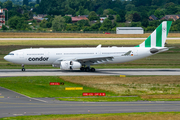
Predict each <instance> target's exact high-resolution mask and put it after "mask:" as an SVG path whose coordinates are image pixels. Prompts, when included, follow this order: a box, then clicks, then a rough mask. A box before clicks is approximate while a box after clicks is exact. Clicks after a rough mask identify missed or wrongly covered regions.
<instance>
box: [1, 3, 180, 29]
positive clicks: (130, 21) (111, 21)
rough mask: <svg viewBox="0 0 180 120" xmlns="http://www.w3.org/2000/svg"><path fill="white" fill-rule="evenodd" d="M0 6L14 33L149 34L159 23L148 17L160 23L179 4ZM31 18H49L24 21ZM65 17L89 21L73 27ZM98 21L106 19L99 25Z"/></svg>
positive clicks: (38, 4) (173, 27)
mask: <svg viewBox="0 0 180 120" xmlns="http://www.w3.org/2000/svg"><path fill="white" fill-rule="evenodd" d="M0 6H1V8H7V9H8V13H7V11H6V20H7V14H8V19H9V20H8V25H9V27H10V29H15V30H34V29H36V30H50V29H52V30H56V31H115V30H116V27H143V28H144V29H145V31H152V30H154V29H155V28H156V27H157V26H158V25H159V23H160V22H161V21H160V20H155V21H149V20H148V19H149V16H150V15H155V16H156V17H157V18H158V19H161V18H162V17H163V16H165V15H169V14H180V12H179V11H180V0H131V1H121V0H41V2H39V0H36V2H35V3H33V2H29V1H28V0H23V2H22V5H20V4H17V3H16V4H15V3H14V2H13V1H10V0H7V1H5V2H0ZM33 14H48V16H46V18H48V19H47V20H42V21H41V22H40V23H37V22H36V21H34V20H32V21H27V20H29V19H32V18H33ZM65 15H72V16H78V15H89V16H88V19H89V20H80V21H78V22H77V23H72V21H71V18H70V17H68V16H65ZM107 16H108V17H107ZM100 17H107V19H105V21H104V22H103V23H101V22H100V21H99V18H100ZM94 21H96V22H94ZM178 21H179V20H178ZM178 21H176V22H173V26H172V27H171V30H172V31H179V29H180V27H179V26H180V25H179V24H178ZM29 22H31V24H28V23H29ZM54 24H56V25H54ZM3 29H5V27H3ZM6 29H7V28H6Z"/></svg>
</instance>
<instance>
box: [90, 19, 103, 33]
mask: <svg viewBox="0 0 180 120" xmlns="http://www.w3.org/2000/svg"><path fill="white" fill-rule="evenodd" d="M100 27H101V23H100V21H98V22H97V23H95V24H93V25H92V26H91V30H92V31H98V30H99V28H100Z"/></svg>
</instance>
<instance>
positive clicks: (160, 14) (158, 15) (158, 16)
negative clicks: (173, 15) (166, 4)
mask: <svg viewBox="0 0 180 120" xmlns="http://www.w3.org/2000/svg"><path fill="white" fill-rule="evenodd" d="M154 15H155V16H156V17H157V18H159V19H160V18H162V17H163V16H164V15H165V13H164V10H159V9H157V10H155V12H154Z"/></svg>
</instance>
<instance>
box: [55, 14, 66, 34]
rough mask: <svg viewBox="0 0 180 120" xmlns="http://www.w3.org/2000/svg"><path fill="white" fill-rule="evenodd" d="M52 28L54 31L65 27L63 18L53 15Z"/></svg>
mask: <svg viewBox="0 0 180 120" xmlns="http://www.w3.org/2000/svg"><path fill="white" fill-rule="evenodd" d="M52 28H53V30H56V31H62V30H64V29H65V19H64V18H63V17H61V15H59V16H55V18H54V20H53V21H52Z"/></svg>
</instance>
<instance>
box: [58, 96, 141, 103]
mask: <svg viewBox="0 0 180 120" xmlns="http://www.w3.org/2000/svg"><path fill="white" fill-rule="evenodd" d="M56 99H57V100H60V101H83V102H95V101H96V102H125V101H126V102H127V101H129V102H133V101H142V100H143V99H141V98H140V97H138V96H135V97H87V98H56Z"/></svg>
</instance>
